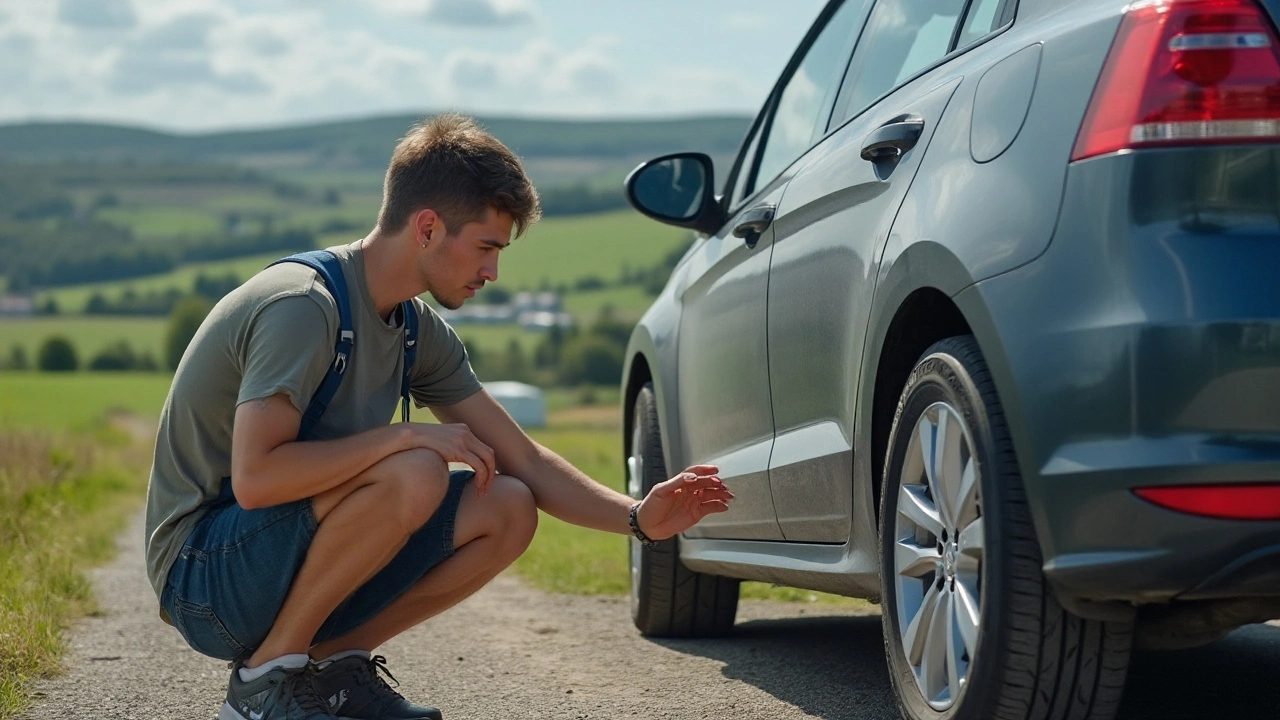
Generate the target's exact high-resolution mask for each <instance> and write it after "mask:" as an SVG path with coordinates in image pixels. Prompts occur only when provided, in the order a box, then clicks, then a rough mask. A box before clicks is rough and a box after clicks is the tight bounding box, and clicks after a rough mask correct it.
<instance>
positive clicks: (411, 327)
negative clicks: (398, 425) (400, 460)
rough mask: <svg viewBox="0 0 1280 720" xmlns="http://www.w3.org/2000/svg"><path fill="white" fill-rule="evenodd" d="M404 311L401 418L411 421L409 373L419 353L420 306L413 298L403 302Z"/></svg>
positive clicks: (402, 420) (404, 420)
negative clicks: (415, 303) (418, 306)
mask: <svg viewBox="0 0 1280 720" xmlns="http://www.w3.org/2000/svg"><path fill="white" fill-rule="evenodd" d="M402 307H403V308H404V312H402V313H401V315H403V316H404V375H403V376H402V377H401V378H400V401H401V402H400V420H401V422H409V379H410V378H409V375H410V373H411V372H412V371H413V360H414V358H415V357H416V356H417V354H418V308H417V306H416V305H414V303H413V300H412V299H410V300H405V301H404V303H403V304H402Z"/></svg>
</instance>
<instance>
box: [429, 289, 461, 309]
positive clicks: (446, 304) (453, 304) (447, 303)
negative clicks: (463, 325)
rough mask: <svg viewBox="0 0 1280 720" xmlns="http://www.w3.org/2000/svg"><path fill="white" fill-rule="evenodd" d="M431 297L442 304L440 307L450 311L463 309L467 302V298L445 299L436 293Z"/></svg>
mask: <svg viewBox="0 0 1280 720" xmlns="http://www.w3.org/2000/svg"><path fill="white" fill-rule="evenodd" d="M431 297H433V298H435V300H436V302H438V303H440V307H442V308H447V309H449V310H457V309H458V308H460V307H462V303H464V302H466V301H467V299H466V298H444V297H440V296H439V295H437V294H435V293H431Z"/></svg>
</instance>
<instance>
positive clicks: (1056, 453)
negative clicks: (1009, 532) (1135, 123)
mask: <svg viewBox="0 0 1280 720" xmlns="http://www.w3.org/2000/svg"><path fill="white" fill-rule="evenodd" d="M1277 166H1280V149H1277V148H1270V147H1259V148H1223V149H1212V150H1205V149H1194V150H1187V149H1182V150H1169V151H1157V152H1142V153H1132V154H1127V155H1115V156H1109V157H1103V158H1097V159H1094V160H1090V161H1086V162H1082V163H1078V164H1076V165H1074V166H1072V167H1071V168H1070V170H1069V172H1068V181H1067V188H1066V193H1065V196H1064V199H1063V210H1062V216H1061V218H1060V220H1059V225H1058V228H1057V230H1056V231H1055V235H1054V239H1053V241H1052V243H1051V244H1050V246H1049V248H1048V250H1047V251H1046V252H1045V254H1044V255H1042V256H1041V257H1040V258H1038V259H1037V260H1035V261H1033V262H1031V263H1029V264H1027V265H1024V266H1022V267H1020V268H1018V269H1016V270H1014V271H1012V272H1009V273H1006V274H1004V275H1000V276H997V277H995V278H991V279H989V280H986V281H983V282H981V283H978V284H976V285H974V286H972V287H970V288H968V289H966V290H965V291H963V292H961V293H960V294H959V295H958V296H957V297H956V300H957V302H958V303H959V305H960V307H961V310H962V311H963V312H965V314H966V316H968V317H969V318H970V320H971V325H972V327H973V328H974V331H975V333H976V334H977V335H978V340H979V342H980V343H981V344H982V345H983V347H984V350H985V351H986V353H987V356H988V361H989V363H990V365H991V368H992V372H993V374H994V375H995V380H996V386H997V388H998V390H999V392H1000V397H1001V402H1002V404H1003V405H1004V408H1005V411H1006V413H1007V415H1008V420H1009V424H1010V428H1011V433H1012V434H1013V436H1014V442H1015V447H1016V450H1017V453H1018V459H1019V465H1020V467H1021V469H1022V475H1023V480H1024V484H1025V487H1026V491H1027V497H1028V501H1029V502H1030V504H1031V509H1032V513H1033V517H1034V520H1035V524H1036V532H1037V535H1038V538H1039V540H1040V545H1041V550H1042V553H1043V556H1044V571H1045V574H1046V576H1047V577H1048V579H1049V581H1050V583H1051V584H1052V585H1053V586H1054V588H1055V589H1056V590H1057V591H1058V593H1059V595H1060V597H1062V598H1063V600H1064V602H1065V603H1068V604H1071V603H1075V602H1108V601H1122V602H1125V603H1150V602H1166V601H1169V600H1173V599H1210V598H1226V597H1245V596H1256V595H1274V596H1280V522H1252V521H1226V520H1215V519H1209V518H1202V517H1196V516H1191V515H1186V514H1181V513H1176V512H1173V511H1169V510H1165V509H1162V508H1159V507H1156V506H1154V505H1151V504H1149V503H1147V502H1145V501H1143V500H1141V499H1139V498H1137V497H1136V496H1134V495H1133V493H1132V488H1134V487H1138V486H1144V485H1176V484H1196V483H1226V482H1232V483H1237V482H1261V481H1280V209H1278V208H1277V204H1276V202H1275V198H1276V197H1280V179H1277V177H1276V173H1275V172H1274V170H1273V168H1275V167H1277Z"/></svg>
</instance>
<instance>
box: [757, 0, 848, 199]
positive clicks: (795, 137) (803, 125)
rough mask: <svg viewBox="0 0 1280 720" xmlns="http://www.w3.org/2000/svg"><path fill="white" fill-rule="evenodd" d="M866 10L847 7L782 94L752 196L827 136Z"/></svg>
mask: <svg viewBox="0 0 1280 720" xmlns="http://www.w3.org/2000/svg"><path fill="white" fill-rule="evenodd" d="M864 7H865V5H864V4H863V3H862V2H858V1H857V0H848V2H845V3H844V4H843V5H841V6H840V9H839V10H837V11H836V13H835V14H834V15H832V16H831V19H830V20H829V21H828V22H827V24H826V26H825V27H824V28H823V29H822V32H821V33H819V34H818V37H817V38H815V39H814V41H813V44H812V45H810V46H809V50H808V52H806V53H805V56H804V60H803V61H801V63H800V65H799V66H798V67H797V68H796V71H795V73H793V74H792V75H791V77H790V78H789V79H788V80H787V83H786V85H785V86H784V87H783V88H782V92H781V93H780V94H779V95H778V103H777V105H776V108H775V110H774V113H773V118H772V119H771V120H770V122H769V126H768V129H767V133H768V134H767V136H766V137H765V138H764V151H763V153H762V154H761V156H760V164H759V167H758V169H757V170H756V173H755V177H756V179H757V182H756V183H754V186H753V188H752V189H751V191H752V192H754V189H755V188H759V187H762V186H763V185H764V184H765V183H767V182H769V181H770V180H772V179H773V178H774V177H775V176H776V175H777V174H778V173H780V172H782V171H783V170H784V169H786V167H787V166H788V165H790V164H791V163H792V161H794V160H795V159H796V158H798V157H800V156H801V155H803V154H804V153H805V151H807V150H808V149H809V148H811V147H813V144H814V141H815V140H817V139H818V138H819V137H821V136H822V134H823V132H824V131H825V130H826V128H827V120H828V118H830V117H831V108H832V106H833V105H834V104H835V96H836V93H837V92H838V91H839V89H840V78H841V76H842V75H843V74H844V70H845V67H846V64H847V63H848V61H849V54H850V52H852V50H853V43H854V41H855V40H856V39H857V32H858V30H857V27H856V24H857V23H858V22H859V21H861V20H862V17H863V15H864Z"/></svg>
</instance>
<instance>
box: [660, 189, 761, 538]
mask: <svg viewBox="0 0 1280 720" xmlns="http://www.w3.org/2000/svg"><path fill="white" fill-rule="evenodd" d="M785 187H786V185H785V183H781V182H780V183H776V184H775V185H774V186H772V187H771V188H769V189H767V190H766V191H765V192H763V193H761V194H760V195H759V196H758V197H756V198H754V199H753V200H752V201H751V202H748V203H745V204H744V205H743V209H742V212H745V211H747V210H749V209H751V208H754V207H757V206H760V205H770V204H771V205H777V203H778V202H779V200H780V199H781V196H782V193H783V190H785ZM733 225H734V220H733V219H731V220H730V221H729V222H728V223H727V224H726V225H725V227H724V229H723V230H722V231H721V232H720V233H719V234H717V235H715V236H713V237H709V238H707V239H706V241H704V242H701V243H699V244H698V245H697V246H696V247H695V248H694V249H693V250H692V251H691V252H690V253H689V256H688V258H687V259H686V261H685V269H684V277H683V283H682V287H681V288H680V290H679V291H678V292H679V293H680V306H681V308H682V311H681V319H680V329H679V341H678V342H679V352H678V354H677V357H676V365H677V371H676V373H677V377H679V378H680V380H681V387H680V392H679V393H678V394H677V395H676V398H677V400H676V409H677V412H678V413H679V415H680V419H681V423H680V425H681V428H682V432H683V435H682V437H681V445H682V447H683V448H684V451H685V452H686V453H687V458H686V459H684V460H683V461H681V462H680V463H678V464H679V465H680V466H681V467H684V466H686V465H689V464H693V463H710V464H713V465H716V466H718V467H719V468H720V477H721V478H722V479H723V480H724V482H725V485H726V486H727V487H728V488H729V490H730V491H731V492H733V494H734V496H735V499H734V502H733V504H732V506H731V508H730V510H729V512H726V513H719V514H716V515H712V516H710V517H708V518H706V519H705V520H703V522H701V523H699V524H698V525H697V526H696V527H695V528H693V529H692V530H691V531H690V532H689V535H690V536H691V537H697V536H700V535H712V536H715V537H730V538H747V539H757V540H771V539H775V540H780V539H782V531H781V530H780V529H779V528H778V522H777V513H776V511H775V509H774V507H773V498H772V494H771V493H770V491H769V470H768V466H769V455H770V453H771V452H772V450H773V414H772V398H771V396H770V392H769V356H768V346H767V344H766V340H765V337H764V335H763V334H762V333H760V328H762V327H764V324H765V319H766V303H767V300H768V283H769V256H770V254H771V253H772V251H773V229H772V228H770V229H768V230H766V231H765V232H764V233H763V235H762V236H761V237H760V238H759V240H758V241H757V242H756V243H755V245H754V247H749V246H748V245H747V243H746V242H745V241H744V240H743V239H742V238H738V237H734V235H733V234H732V232H731V228H732V227H733Z"/></svg>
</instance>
